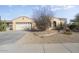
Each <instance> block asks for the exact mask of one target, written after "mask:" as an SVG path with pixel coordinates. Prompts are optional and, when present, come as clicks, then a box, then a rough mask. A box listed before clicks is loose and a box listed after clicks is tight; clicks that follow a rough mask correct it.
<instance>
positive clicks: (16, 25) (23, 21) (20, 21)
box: [7, 16, 66, 31]
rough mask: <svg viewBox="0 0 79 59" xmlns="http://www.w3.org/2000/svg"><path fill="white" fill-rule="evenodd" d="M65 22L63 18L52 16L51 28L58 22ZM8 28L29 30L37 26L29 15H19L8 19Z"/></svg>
mask: <svg viewBox="0 0 79 59" xmlns="http://www.w3.org/2000/svg"><path fill="white" fill-rule="evenodd" d="M65 23H66V19H65V18H57V17H52V18H51V28H52V29H55V28H56V27H57V26H59V25H60V24H61V25H63V24H65ZM7 24H8V30H13V31H15V30H31V29H33V28H37V27H36V24H35V22H34V20H32V19H31V18H29V17H26V16H21V17H18V18H15V19H13V20H8V21H7Z"/></svg>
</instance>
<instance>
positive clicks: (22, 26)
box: [16, 23, 31, 30]
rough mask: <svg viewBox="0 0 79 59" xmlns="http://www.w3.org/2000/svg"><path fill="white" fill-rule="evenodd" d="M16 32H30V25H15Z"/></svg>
mask: <svg viewBox="0 0 79 59" xmlns="http://www.w3.org/2000/svg"><path fill="white" fill-rule="evenodd" d="M16 30H31V24H30V23H27V24H16Z"/></svg>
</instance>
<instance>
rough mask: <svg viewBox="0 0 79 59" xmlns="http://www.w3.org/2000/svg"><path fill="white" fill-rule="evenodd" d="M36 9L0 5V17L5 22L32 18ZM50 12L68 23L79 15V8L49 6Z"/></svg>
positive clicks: (34, 6)
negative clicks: (23, 17) (19, 18)
mask: <svg viewBox="0 0 79 59" xmlns="http://www.w3.org/2000/svg"><path fill="white" fill-rule="evenodd" d="M38 7H39V6H38V5H0V16H1V18H2V19H5V20H12V19H14V18H16V17H19V16H27V17H32V13H33V10H34V9H37V8H38ZM41 7H45V5H41ZM51 10H52V11H53V12H54V16H56V17H62V18H67V20H68V22H69V20H70V19H73V18H74V16H75V15H76V14H77V13H79V6H78V5H51Z"/></svg>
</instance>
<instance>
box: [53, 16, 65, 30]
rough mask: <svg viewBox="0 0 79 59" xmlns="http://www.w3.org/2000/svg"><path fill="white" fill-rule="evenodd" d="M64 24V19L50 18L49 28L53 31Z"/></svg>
mask: <svg viewBox="0 0 79 59" xmlns="http://www.w3.org/2000/svg"><path fill="white" fill-rule="evenodd" d="M65 24H66V18H57V17H52V19H51V28H52V29H55V28H56V27H58V26H63V25H65Z"/></svg>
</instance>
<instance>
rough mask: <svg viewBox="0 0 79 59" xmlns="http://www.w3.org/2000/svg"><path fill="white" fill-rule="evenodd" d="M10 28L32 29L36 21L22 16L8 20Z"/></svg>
mask: <svg viewBox="0 0 79 59" xmlns="http://www.w3.org/2000/svg"><path fill="white" fill-rule="evenodd" d="M7 24H8V30H13V31H15V30H31V29H32V28H34V27H35V22H34V21H33V20H32V19H31V18H28V17H26V16H21V17H18V18H15V19H13V20H8V21H7Z"/></svg>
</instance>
